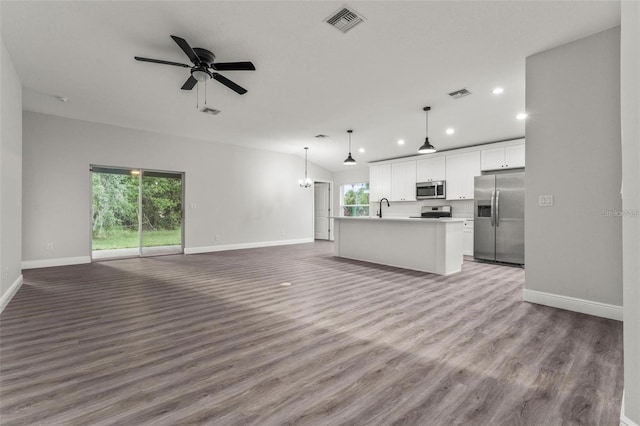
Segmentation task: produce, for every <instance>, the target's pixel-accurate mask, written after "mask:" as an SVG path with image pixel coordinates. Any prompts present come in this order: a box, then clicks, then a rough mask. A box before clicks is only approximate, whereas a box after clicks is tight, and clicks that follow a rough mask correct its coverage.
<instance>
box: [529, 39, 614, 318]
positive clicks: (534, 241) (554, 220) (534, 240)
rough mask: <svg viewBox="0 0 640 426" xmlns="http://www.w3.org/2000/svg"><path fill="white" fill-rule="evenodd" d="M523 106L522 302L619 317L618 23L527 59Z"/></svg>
mask: <svg viewBox="0 0 640 426" xmlns="http://www.w3.org/2000/svg"><path fill="white" fill-rule="evenodd" d="M526 111H527V113H528V114H529V117H528V118H527V125H526V138H527V143H526V157H527V173H526V188H527V189H526V191H527V194H526V198H525V216H526V224H525V241H526V257H525V263H526V265H527V267H526V282H525V293H524V296H525V300H532V299H530V298H527V297H528V295H532V294H534V293H533V292H541V293H536V294H538V295H540V294H543V295H545V296H548V297H547V299H546V301H547V302H553V301H556V302H560V301H563V302H567V303H569V305H570V308H571V309H574V310H580V309H582V308H588V309H591V308H594V309H596V310H599V309H602V310H603V311H607V312H608V313H613V314H614V315H613V317H615V316H616V315H617V316H619V318H620V319H621V317H622V310H621V308H620V307H621V306H622V221H621V219H620V218H619V217H616V216H606V215H603V210H610V211H619V210H620V209H621V207H622V204H621V196H620V182H621V179H622V172H621V167H622V166H621V143H620V140H621V136H620V28H619V27H616V28H613V29H610V30H607V31H603V32H601V33H598V34H595V35H592V36H590V37H586V38H583V39H580V40H577V41H575V42H572V43H568V44H565V45H562V46H559V47H556V48H554V49H550V50H547V51H545V52H541V53H538V54H536V55H533V56H530V57H528V58H527V61H526ZM546 194H549V195H553V196H554V202H555V205H554V206H553V207H539V206H538V196H539V195H546ZM531 291H533V292H531ZM558 296H564V298H563V297H558ZM567 297H568V298H571V299H567ZM601 304H604V305H601ZM552 306H553V304H552ZM583 312H584V311H583ZM588 313H592V314H593V313H596V312H593V311H591V312H588ZM596 314H597V313H596ZM603 316H605V315H603Z"/></svg>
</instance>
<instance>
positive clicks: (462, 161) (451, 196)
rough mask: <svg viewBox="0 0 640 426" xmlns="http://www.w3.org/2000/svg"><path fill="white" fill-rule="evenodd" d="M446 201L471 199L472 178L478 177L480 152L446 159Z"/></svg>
mask: <svg viewBox="0 0 640 426" xmlns="http://www.w3.org/2000/svg"><path fill="white" fill-rule="evenodd" d="M446 165H447V168H446V175H447V189H446V190H447V200H471V199H473V185H474V182H473V180H474V178H475V177H476V176H480V151H473V152H467V153H464V154H454V155H448V156H447V157H446Z"/></svg>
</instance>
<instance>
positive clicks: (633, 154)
mask: <svg viewBox="0 0 640 426" xmlns="http://www.w3.org/2000/svg"><path fill="white" fill-rule="evenodd" d="M621 7H622V8H621V16H622V22H621V27H622V34H621V46H620V56H621V64H620V65H621V70H620V71H621V79H620V92H621V113H622V184H623V189H624V192H623V196H622V210H623V211H625V212H629V213H630V215H628V216H624V217H623V219H622V230H623V237H622V239H623V253H624V255H623V259H622V262H623V281H624V390H625V404H624V412H623V413H622V416H623V417H626V418H627V419H629V420H631V421H632V422H634V423H635V424H636V425H640V403H639V401H640V364H639V363H638V360H640V260H639V259H640V217H638V216H637V215H636V216H634V215H633V214H634V212H638V211H639V210H640V119H639V117H640V81H639V80H640V77H639V76H640V2H626V1H625V2H622V5H621ZM627 424H629V425H631V423H630V422H627Z"/></svg>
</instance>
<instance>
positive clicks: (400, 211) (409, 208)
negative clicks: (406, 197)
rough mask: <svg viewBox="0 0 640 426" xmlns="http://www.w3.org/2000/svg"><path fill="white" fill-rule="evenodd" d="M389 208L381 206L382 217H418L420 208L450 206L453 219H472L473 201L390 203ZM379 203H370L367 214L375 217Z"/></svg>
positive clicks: (384, 204) (385, 205)
mask: <svg viewBox="0 0 640 426" xmlns="http://www.w3.org/2000/svg"><path fill="white" fill-rule="evenodd" d="M390 204H391V206H390V207H387V204H386V203H383V206H382V216H383V217H409V216H420V208H421V207H422V206H444V205H450V206H451V214H452V215H453V217H458V218H464V219H473V200H452V201H447V200H422V201H395V202H394V201H391V202H390ZM378 206H379V203H371V206H370V207H369V213H370V215H371V216H375V215H376V212H377V211H378Z"/></svg>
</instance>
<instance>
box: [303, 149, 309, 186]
mask: <svg viewBox="0 0 640 426" xmlns="http://www.w3.org/2000/svg"><path fill="white" fill-rule="evenodd" d="M308 150H309V147H306V146H305V147H304V178H305V180H306V179H307V151H308Z"/></svg>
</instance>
